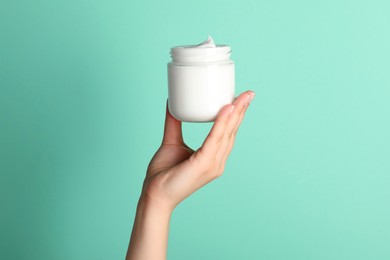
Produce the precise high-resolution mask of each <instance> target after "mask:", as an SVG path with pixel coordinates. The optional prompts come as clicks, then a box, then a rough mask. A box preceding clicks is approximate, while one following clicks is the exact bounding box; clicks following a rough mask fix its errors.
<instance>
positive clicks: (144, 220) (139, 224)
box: [126, 91, 255, 260]
mask: <svg viewBox="0 0 390 260" xmlns="http://www.w3.org/2000/svg"><path fill="white" fill-rule="evenodd" d="M254 96H255V94H254V92H252V91H246V92H244V93H242V94H241V95H240V96H238V97H237V98H236V100H235V101H234V102H233V104H229V105H226V106H225V107H223V108H222V109H221V111H220V112H219V114H218V116H217V118H216V120H215V123H214V125H213V127H212V129H211V131H210V133H209V134H208V136H207V137H206V139H205V141H204V142H203V144H202V146H201V147H200V148H199V149H198V150H197V151H194V150H192V149H191V148H189V147H188V146H187V145H186V144H185V143H184V140H183V136H182V128H181V122H180V121H178V120H176V119H175V118H174V117H173V116H172V115H171V114H170V113H169V111H168V109H167V112H166V119H165V129H164V137H163V141H162V144H161V146H160V148H159V149H158V150H157V152H156V154H155V155H154V156H153V158H152V160H151V161H150V164H149V167H148V170H147V173H146V177H145V180H144V183H143V188H142V192H141V196H140V199H139V201H138V206H137V213H136V217H135V220H134V226H133V231H132V234H131V238H130V244H129V248H128V251H127V255H126V259H127V260H144V259H145V260H163V259H166V254H167V245H168V233H169V222H170V218H171V215H172V212H173V210H174V209H175V207H176V206H177V205H178V204H179V203H180V202H182V201H183V200H184V199H185V198H187V197H188V196H189V195H191V194H192V193H193V192H195V191H196V190H198V189H199V188H201V187H203V186H204V185H206V184H207V183H209V182H211V181H212V180H214V179H216V178H218V177H220V176H221V175H222V173H223V171H224V167H225V164H226V160H227V158H228V156H229V154H230V152H231V150H232V148H233V144H234V140H235V137H236V134H237V131H238V128H239V126H240V124H241V122H242V120H243V118H244V115H245V112H246V110H247V108H248V106H249V104H250V102H251V101H252V99H253V97H254Z"/></svg>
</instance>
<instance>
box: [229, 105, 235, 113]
mask: <svg viewBox="0 0 390 260" xmlns="http://www.w3.org/2000/svg"><path fill="white" fill-rule="evenodd" d="M234 107H235V106H233V105H232V106H231V107H230V109H229V114H230V113H231V112H233V110H234Z"/></svg>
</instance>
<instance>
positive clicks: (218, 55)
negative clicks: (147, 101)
mask: <svg viewBox="0 0 390 260" xmlns="http://www.w3.org/2000/svg"><path fill="white" fill-rule="evenodd" d="M170 54H171V57H172V61H171V62H169V63H168V108H169V111H170V113H171V114H172V115H173V116H174V117H175V118H176V119H178V120H180V121H184V122H211V121H214V120H215V118H216V116H217V114H218V112H219V111H220V110H221V108H222V107H223V106H225V105H227V104H230V103H232V102H233V100H234V95H235V77H234V74H235V73H234V62H233V61H232V60H231V59H230V54H231V48H230V46H228V45H221V44H217V45H216V44H214V41H213V39H212V38H211V37H209V38H208V39H207V40H206V41H205V42H202V43H201V44H198V45H185V46H177V47H173V48H171V52H170Z"/></svg>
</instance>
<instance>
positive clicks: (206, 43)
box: [194, 35, 216, 48]
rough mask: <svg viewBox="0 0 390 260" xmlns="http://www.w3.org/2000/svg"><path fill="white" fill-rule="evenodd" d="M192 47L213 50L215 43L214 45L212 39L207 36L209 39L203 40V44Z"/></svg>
mask: <svg viewBox="0 0 390 260" xmlns="http://www.w3.org/2000/svg"><path fill="white" fill-rule="evenodd" d="M194 47H197V48H215V47H216V46H215V43H214V40H213V38H211V36H210V35H209V38H207V40H205V41H204V42H202V43H200V44H198V45H195V46H194Z"/></svg>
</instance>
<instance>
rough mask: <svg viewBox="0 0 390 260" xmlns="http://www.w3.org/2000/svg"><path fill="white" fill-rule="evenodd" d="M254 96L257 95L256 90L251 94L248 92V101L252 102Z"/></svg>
mask: <svg viewBox="0 0 390 260" xmlns="http://www.w3.org/2000/svg"><path fill="white" fill-rule="evenodd" d="M254 97H255V93H254V92H251V93H250V94H248V103H250V102H251V101H252V99H253V98H254Z"/></svg>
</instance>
